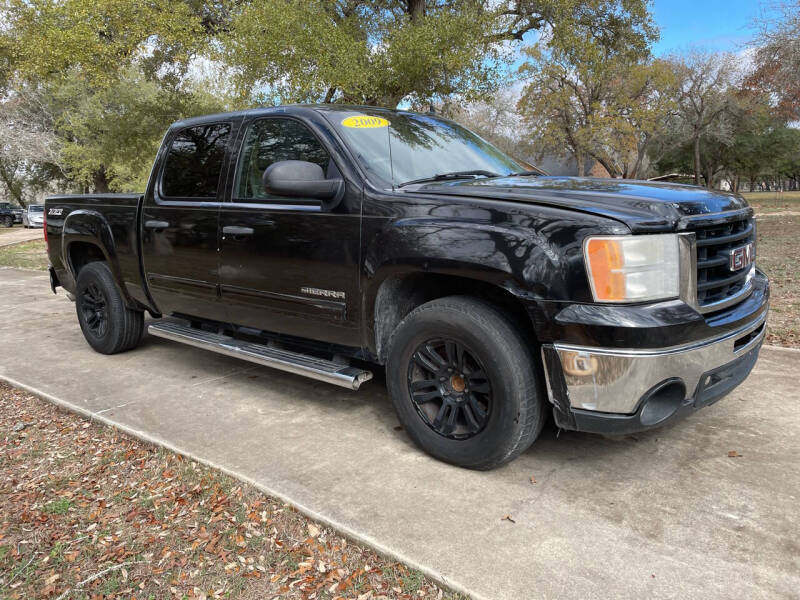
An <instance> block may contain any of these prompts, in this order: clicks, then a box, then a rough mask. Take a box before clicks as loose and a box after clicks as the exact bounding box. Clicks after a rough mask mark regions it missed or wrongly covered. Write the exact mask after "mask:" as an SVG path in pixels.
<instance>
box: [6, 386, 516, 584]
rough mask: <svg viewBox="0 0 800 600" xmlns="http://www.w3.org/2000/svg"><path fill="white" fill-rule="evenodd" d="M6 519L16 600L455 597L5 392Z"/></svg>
mask: <svg viewBox="0 0 800 600" xmlns="http://www.w3.org/2000/svg"><path fill="white" fill-rule="evenodd" d="M18 423H24V424H25V427H24V431H22V430H20V431H16V432H15V431H13V429H14V426H15V425H16V424H18ZM0 515H3V516H2V517H1V518H0V590H2V592H3V594H4V598H5V597H7V598H9V600H11V599H17V598H19V599H21V598H33V597H35V598H44V599H49V600H58V598H59V597H62V598H63V599H66V598H71V597H84V596H85V597H88V598H95V597H98V598H99V597H103V598H131V597H136V598H148V597H155V598H159V599H161V598H170V599H171V598H188V599H191V600H196V599H210V598H221V597H226V598H227V597H231V598H235V597H237V596H239V595H246V596H248V597H259V598H260V597H263V598H275V597H276V596H280V597H288V598H298V599H303V600H306V599H307V600H315V599H317V598H320V597H325V595H326V594H327V595H328V597H331V598H337V597H338V598H349V599H354V598H361V599H362V600H367V599H369V600H384V599H387V598H402V599H404V600H406V599H408V600H410V599H411V598H414V599H422V600H425V599H428V600H430V599H433V598H437V599H441V598H442V597H443V595H444V596H447V597H449V598H453V597H454V596H453V595H449V594H444V593H443V591H442V590H441V589H440V588H439V587H438V586H436V585H435V584H434V583H432V582H431V581H429V580H427V579H425V578H424V577H423V576H422V575H421V574H419V573H417V572H415V571H411V570H410V569H408V567H406V566H405V565H403V564H401V563H395V562H392V561H389V560H386V559H384V558H381V557H380V556H378V555H377V554H375V553H374V552H372V551H371V550H369V549H367V548H363V547H361V546H358V545H353V544H349V543H348V542H347V540H346V539H345V538H342V537H340V536H337V535H336V534H335V533H332V532H330V531H329V530H325V529H324V528H322V527H320V526H319V525H317V524H316V523H313V522H312V521H310V520H308V519H306V518H305V517H303V516H301V515H299V514H298V513H297V512H295V511H294V510H293V509H292V508H290V507H288V506H286V505H284V504H283V503H281V502H280V501H278V500H275V499H273V498H270V497H268V496H265V495H263V494H262V493H260V492H258V491H257V490H255V489H254V488H250V487H248V486H244V485H242V484H240V482H238V481H235V480H233V479H231V478H229V477H227V476H225V475H222V474H221V473H219V472H216V471H214V470H212V469H210V468H207V467H204V466H202V465H199V464H196V463H194V462H192V461H189V460H187V459H185V458H183V457H181V456H178V455H176V454H172V453H170V452H167V451H165V450H162V449H159V448H156V447H154V446H151V445H148V444H144V443H141V442H139V441H137V440H134V439H131V438H128V437H126V436H125V435H122V434H120V433H118V432H117V431H116V430H114V429H113V428H110V427H104V426H101V425H98V424H95V423H93V422H89V421H86V420H85V419H83V418H81V417H79V416H76V415H74V414H71V413H67V412H64V411H62V410H60V409H57V408H55V407H54V406H52V405H50V404H48V403H46V402H44V401H42V400H39V399H36V398H34V397H32V396H30V395H28V394H26V393H24V392H21V391H19V390H15V389H13V388H10V387H8V386H6V385H5V384H0ZM509 520H511V519H510V518H509ZM511 521H512V522H513V520H511ZM3 573H10V574H12V576H11V577H8V578H7V579H8V580H7V581H5V582H4V581H3V577H4V576H3ZM13 574H17V575H16V576H14V575H13ZM12 577H13V579H12Z"/></svg>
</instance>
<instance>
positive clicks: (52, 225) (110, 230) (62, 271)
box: [45, 194, 150, 307]
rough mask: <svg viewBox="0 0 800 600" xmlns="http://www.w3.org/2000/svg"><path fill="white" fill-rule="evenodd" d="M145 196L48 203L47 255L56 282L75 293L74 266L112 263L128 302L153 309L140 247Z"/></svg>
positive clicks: (71, 197) (65, 198)
mask: <svg viewBox="0 0 800 600" xmlns="http://www.w3.org/2000/svg"><path fill="white" fill-rule="evenodd" d="M141 199H142V194H63V195H57V196H50V197H48V198H47V199H46V200H45V216H46V219H47V253H48V256H49V258H50V264H51V265H52V266H53V269H54V271H55V275H56V277H57V278H58V282H59V284H60V285H61V286H63V287H64V289H66V290H67V291H68V292H73V293H74V291H75V278H74V276H73V273H74V272H75V269H74V267H75V264H76V263H79V262H88V261H91V260H96V259H103V260H106V261H108V263H109V266H110V267H111V270H112V272H114V274H115V276H116V278H117V281H118V282H119V283H120V287H122V288H123V290H122V292H123V294H124V295H125V296H126V300H127V301H128V302H130V303H131V304H132V305H138V306H141V307H149V306H150V301H149V299H148V297H147V293H146V290H145V285H144V282H143V279H142V273H141V261H140V247H139V242H138V232H139V218H138V215H139V210H140V207H141Z"/></svg>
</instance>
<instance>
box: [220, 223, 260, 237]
mask: <svg viewBox="0 0 800 600" xmlns="http://www.w3.org/2000/svg"><path fill="white" fill-rule="evenodd" d="M222 233H224V234H225V235H253V228H252V227H239V226H238V225H226V226H225V227H223V228H222Z"/></svg>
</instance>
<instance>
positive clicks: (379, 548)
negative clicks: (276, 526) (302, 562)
mask: <svg viewBox="0 0 800 600" xmlns="http://www.w3.org/2000/svg"><path fill="white" fill-rule="evenodd" d="M798 352H800V350H799V351H798ZM0 381H4V382H5V383H7V384H8V385H10V386H13V387H16V388H19V389H21V390H24V391H26V392H28V393H30V394H33V395H34V396H37V397H39V398H41V399H42V400H46V401H48V402H50V403H51V404H55V405H56V406H59V407H61V408H64V409H66V410H69V411H71V412H74V413H77V414H79V415H82V416H84V417H86V418H87V419H90V420H92V421H95V422H97V423H102V424H103V425H108V426H111V427H114V428H116V429H118V430H119V431H122V432H123V433H126V434H128V435H130V436H132V437H134V438H137V439H139V440H141V441H143V442H146V443H148V444H153V445H154V446H161V447H162V448H165V449H167V450H169V451H170V452H175V453H176V454H180V455H181V456H185V457H186V458H188V459H190V460H193V461H196V462H198V463H200V464H203V465H206V466H208V467H211V468H212V469H216V470H218V471H221V472H223V473H225V474H226V475H229V476H230V477H233V478H235V479H238V480H239V481H242V482H244V483H247V484H249V485H252V486H253V487H255V488H256V489H258V490H260V491H261V492H264V493H265V494H267V495H269V496H272V497H273V498H277V499H278V500H280V501H282V502H285V503H286V504H289V505H291V506H292V507H293V508H295V509H296V510H297V511H298V512H300V513H301V514H303V515H305V516H306V517H308V518H309V519H312V520H314V521H317V522H318V523H321V524H323V525H325V526H327V527H330V528H331V529H334V530H335V531H336V532H337V533H339V534H340V535H343V536H345V537H347V538H349V539H350V540H352V541H354V542H357V543H359V544H363V545H365V546H369V547H370V548H372V549H373V550H375V551H376V552H377V553H378V554H381V555H382V556H385V557H387V558H391V559H392V560H396V561H398V562H402V563H405V564H406V565H408V566H409V567H411V568H412V569H416V570H417V571H420V572H422V573H424V574H425V575H427V576H428V577H430V578H431V579H433V580H434V581H436V582H437V583H439V584H440V585H442V586H444V587H446V588H448V589H450V590H452V591H454V592H457V593H459V594H464V595H466V596H469V597H470V598H473V599H474V600H489V598H487V597H486V596H481V595H479V594H477V593H476V592H474V591H472V590H470V589H468V588H467V587H466V586H464V585H462V584H460V583H458V582H455V581H450V580H449V579H448V578H447V576H446V575H444V574H443V573H441V572H439V571H436V570H435V569H432V568H430V567H428V566H425V565H422V564H420V563H418V562H416V561H415V560H413V559H410V558H409V557H407V556H405V555H404V554H403V553H401V552H397V551H396V550H393V549H392V548H390V547H388V546H385V545H383V544H381V543H380V542H378V541H376V540H374V539H372V538H371V537H369V536H365V535H363V534H360V533H358V532H357V531H354V530H353V529H351V528H350V527H348V526H346V525H343V524H342V523H339V522H337V521H336V520H334V519H329V518H328V517H325V516H324V515H321V514H319V513H318V512H316V511H314V510H313V509H311V508H309V507H307V506H305V505H303V504H301V503H299V502H297V501H296V500H294V499H293V498H292V497H291V496H287V495H286V494H283V493H281V492H278V491H276V490H273V489H271V488H269V487H267V486H265V485H263V484H261V483H259V482H257V481H255V480H253V479H252V478H250V477H248V476H246V475H243V474H242V473H239V472H237V471H236V470H234V469H229V468H227V467H224V466H222V465H219V464H217V463H215V462H214V461H211V460H207V459H205V458H201V457H199V456H197V455H195V454H194V453H192V452H187V451H185V450H183V449H181V448H179V447H177V446H175V445H173V444H172V443H170V442H168V441H166V440H164V439H161V438H159V437H157V436H153V435H150V434H149V433H145V432H143V431H139V430H138V429H134V428H132V427H128V426H127V425H122V424H120V423H117V422H115V421H113V420H111V419H109V418H107V417H104V416H102V415H99V414H97V413H94V412H92V411H90V410H87V409H85V408H83V407H81V406H77V405H75V404H72V403H71V402H68V401H66V400H62V399H61V398H58V397H56V396H53V395H52V394H49V393H47V392H44V391H42V390H39V389H36V388H35V387H33V386H30V385H27V384H25V383H22V382H21V381H17V380H16V379H13V378H11V377H7V376H6V375H3V374H2V373H0Z"/></svg>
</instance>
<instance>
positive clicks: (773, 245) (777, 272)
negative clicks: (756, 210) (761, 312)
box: [757, 216, 800, 348]
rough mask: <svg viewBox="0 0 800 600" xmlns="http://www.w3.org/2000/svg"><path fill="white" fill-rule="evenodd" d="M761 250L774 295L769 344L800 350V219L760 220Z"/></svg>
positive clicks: (761, 263)
mask: <svg viewBox="0 0 800 600" xmlns="http://www.w3.org/2000/svg"><path fill="white" fill-rule="evenodd" d="M757 248H758V249H757V253H758V254H757V263H758V266H759V267H760V268H761V269H762V270H763V271H764V272H765V273H766V274H767V275H768V276H769V279H770V284H771V292H772V297H771V300H770V313H769V322H768V324H767V343H768V344H776V345H778V346H789V347H792V348H800V267H798V262H797V259H798V257H800V217H797V216H794V217H793V216H780V217H778V216H774V217H764V218H761V219H758V247H757Z"/></svg>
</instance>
